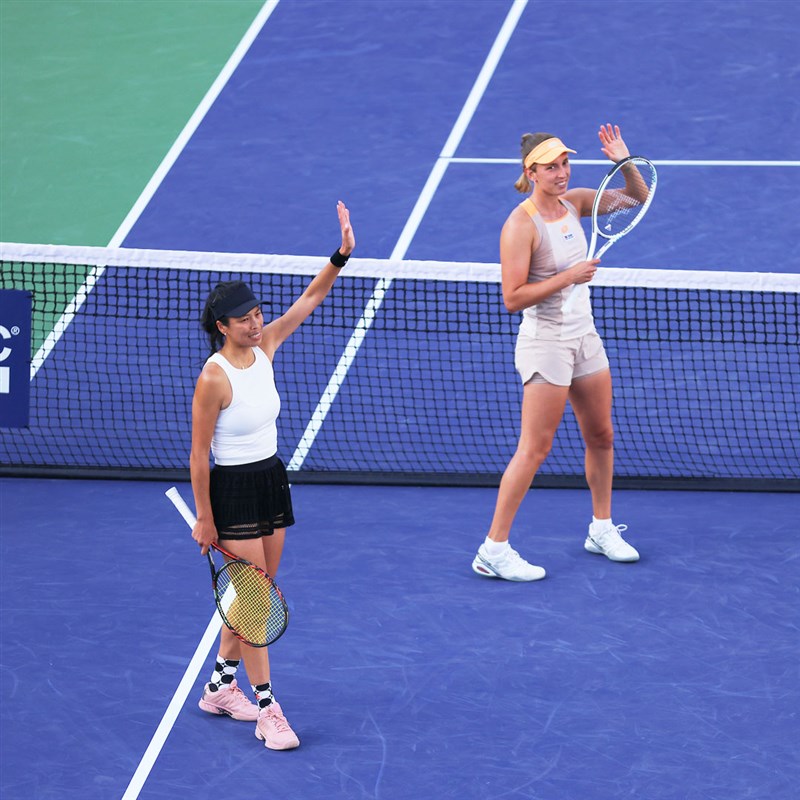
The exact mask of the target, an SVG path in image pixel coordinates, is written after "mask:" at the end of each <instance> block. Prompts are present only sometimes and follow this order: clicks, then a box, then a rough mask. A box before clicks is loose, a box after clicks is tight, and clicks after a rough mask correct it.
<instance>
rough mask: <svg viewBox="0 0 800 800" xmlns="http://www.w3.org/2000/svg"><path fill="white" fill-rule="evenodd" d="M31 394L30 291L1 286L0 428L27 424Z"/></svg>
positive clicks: (18, 426) (22, 426)
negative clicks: (2, 287)
mask: <svg viewBox="0 0 800 800" xmlns="http://www.w3.org/2000/svg"><path fill="white" fill-rule="evenodd" d="M30 397H31V293H30V292H26V291H22V290H19V289H0V428H27V427H28V422H29V418H30Z"/></svg>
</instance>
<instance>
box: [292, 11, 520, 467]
mask: <svg viewBox="0 0 800 800" xmlns="http://www.w3.org/2000/svg"><path fill="white" fill-rule="evenodd" d="M527 4H528V0H514V4H513V5H512V7H511V9H510V10H509V12H508V14H507V16H506V19H505V21H504V22H503V25H502V27H501V28H500V32H499V33H498V34H497V38H496V39H495V40H494V44H493V45H492V49H491V50H490V51H489V55H488V56H487V57H486V61H485V62H484V64H483V67H482V68H481V71H480V73H479V74H478V77H477V78H476V80H475V84H474V85H473V87H472V90H471V91H470V93H469V96H468V97H467V100H466V102H465V103H464V106H463V108H462V109H461V113H460V114H459V115H458V119H457V120H456V122H455V125H453V129H452V130H451V131H450V135H449V136H448V137H447V141H446V142H445V144H444V147H443V148H442V152H441V153H440V154H439V157H438V158H437V160H436V162H435V163H434V165H433V169H432V170H431V173H430V175H429V176H428V180H427V181H426V182H425V186H424V187H423V188H422V192H421V193H420V195H419V197H418V198H417V202H416V204H415V205H414V208H413V209H412V211H411V215H410V216H409V218H408V221H407V222H406V224H405V227H404V228H403V230H402V232H401V233H400V238H399V239H398V240H397V244H396V245H395V246H394V250H392V254H391V256H390V259H391V260H393V261H394V260H397V261H399V260H402V259H403V258H404V257H405V254H406V253H407V252H408V248H409V246H410V245H411V242H412V240H413V239H414V235H415V234H416V232H417V229H418V228H419V225H420V223H421V222H422V218H423V217H424V216H425V212H426V211H427V210H428V206H429V205H430V203H431V200H432V199H433V196H434V194H435V193H436V190H437V189H438V188H439V184H440V183H441V180H442V178H443V177H444V173H445V172H446V170H447V166H448V164H449V163H450V160H451V159H452V156H453V153H455V151H456V150H457V149H458V145H459V144H460V142H461V139H462V138H463V136H464V133H465V132H466V130H467V126H468V125H469V123H470V122H471V121H472V117H473V115H474V114H475V110H476V109H477V107H478V104H479V103H480V101H481V98H482V97H483V94H484V92H485V91H486V87H487V86H488V85H489V81H490V80H491V79H492V76H493V75H494V71H495V70H496V69H497V65H498V63H499V62H500V58H501V57H502V55H503V52H504V51H505V49H506V46H507V45H508V42H509V40H510V39H511V35H512V34H513V33H514V29H515V28H516V27H517V23H518V22H519V18H520V16H521V15H522V12H523V11H524V10H525V6H526V5H527ZM391 284H392V281H391V279H389V278H381V279H380V280H379V281H378V282H377V283H376V284H375V288H374V289H373V290H372V295H371V296H370V298H369V300H368V301H367V305H366V307H365V308H364V312H363V313H362V315H361V318H360V319H359V320H358V322H357V323H356V326H355V329H354V330H353V333H352V334H351V336H350V339H349V341H348V342H347V344H346V345H345V348H344V351H343V352H342V355H341V357H340V358H339V363H338V364H337V365H336V369H335V370H334V371H333V374H332V375H331V377H330V380H329V381H328V385H327V386H326V387H325V390H324V391H323V393H322V396H321V397H320V399H319V402H318V403H317V407H316V408H315V409H314V413H313V414H312V415H311V419H310V420H309V423H308V425H307V426H306V429H305V431H304V432H303V435H302V436H301V437H300V441H299V443H298V445H297V448H296V449H295V451H294V455H293V456H292V458H291V461H290V462H289V464H288V466H287V469H289V470H297V469H300V467H301V466H302V464H303V462H304V461H305V460H306V457H307V456H308V452H309V450H310V449H311V446H312V445H313V444H314V440H315V439H316V438H317V434H318V433H319V431H320V428H321V427H322V423H323V422H324V421H325V417H327V415H328V412H329V411H330V409H331V405H332V404H333V401H334V400H335V399H336V395H337V394H338V393H339V389H340V388H341V386H342V384H343V383H344V380H345V378H346V377H347V372H348V370H349V369H350V367H351V365H352V364H353V361H354V360H355V357H356V355H357V354H358V350H359V348H360V347H361V344H362V343H363V341H364V337H365V336H366V335H367V331H368V330H369V329H370V326H371V325H372V323H373V321H374V320H375V315H376V314H377V312H378V309H379V308H380V306H381V303H382V302H383V299H384V297H385V296H386V292H387V291H388V289H389V287H390V286H391Z"/></svg>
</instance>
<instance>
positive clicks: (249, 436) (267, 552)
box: [190, 202, 355, 750]
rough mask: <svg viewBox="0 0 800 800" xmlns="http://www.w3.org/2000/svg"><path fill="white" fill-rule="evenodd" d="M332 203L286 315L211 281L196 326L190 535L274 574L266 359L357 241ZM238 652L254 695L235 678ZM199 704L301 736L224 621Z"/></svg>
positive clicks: (277, 504) (282, 520)
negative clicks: (201, 340) (325, 255)
mask: <svg viewBox="0 0 800 800" xmlns="http://www.w3.org/2000/svg"><path fill="white" fill-rule="evenodd" d="M337 211H338V215H339V225H340V227H341V231H342V244H341V246H340V247H339V249H338V250H336V252H335V253H334V254H333V255H332V256H331V258H330V262H329V263H328V264H326V265H325V266H324V267H323V268H322V269H321V270H320V272H319V273H318V274H317V275H316V276H315V277H314V279H313V280H312V281H311V282H310V283H309V285H308V286H307V287H306V289H305V291H304V292H303V293H302V294H301V295H300V297H299V298H298V299H297V300H295V302H294V303H293V304H292V305H291V307H290V308H289V309H288V310H287V311H286V312H285V313H284V314H282V315H281V316H279V317H277V318H276V319H273V320H271V321H270V322H268V323H267V324H264V319H263V317H262V315H261V303H260V301H259V300H258V299H256V296H255V295H254V294H253V292H252V290H251V289H250V287H249V286H248V285H247V284H246V283H244V282H243V281H228V282H226V283H221V284H219V285H217V286H216V287H215V289H214V290H213V291H212V292H211V294H210V295H209V297H208V300H207V301H206V307H205V310H204V312H203V320H202V324H203V328H204V329H205V331H206V333H207V334H208V335H209V339H210V343H211V348H212V350H214V351H215V352H214V353H213V354H212V355H211V356H210V357H209V359H208V361H207V362H206V364H205V366H204V367H203V370H202V372H201V373H200V376H199V378H198V379H197V385H196V387H195V392H194V398H193V401H192V452H191V456H190V470H191V477H192V491H193V492H194V500H195V506H196V508H197V524H196V525H195V526H194V529H193V530H192V537H193V538H194V539H195V541H196V542H197V543H198V545H200V549H201V552H202V553H203V555H205V553H206V552H207V551H208V548H209V546H210V545H211V544H212V543H213V542H216V541H217V539H218V538H223V537H224V540H225V548H226V549H227V550H229V551H230V552H232V553H233V554H234V555H236V556H239V557H240V558H245V559H247V560H248V561H251V562H253V563H254V564H257V565H258V566H259V567H261V568H262V569H264V570H266V571H267V573H269V574H270V575H272V576H275V575H276V573H277V571H278V564H279V563H280V559H281V555H282V552H283V544H284V538H285V533H286V527H287V526H289V525H291V524H292V523H293V522H294V517H293V515H292V506H291V496H290V490H289V483H288V477H287V475H286V469H285V467H284V465H283V463H282V462H281V460H280V459H279V458H278V456H277V444H278V438H277V427H276V419H277V417H278V413H279V411H280V397H279V396H278V392H277V389H276V388H275V380H274V376H273V371H272V359H273V357H274V355H275V352H276V351H277V349H278V348H279V347H280V346H281V345H282V344H283V342H284V341H286V339H288V338H289V336H291V334H292V333H294V331H295V330H296V329H297V328H298V327H299V326H300V324H301V323H302V322H304V321H305V319H306V318H307V317H308V316H309V315H310V314H311V313H312V312H313V311H314V309H315V308H316V307H317V306H318V305H319V304H320V303H321V302H322V301H323V300H324V299H325V297H326V296H327V295H328V293H329V292H330V290H331V287H332V286H333V284H334V281H335V280H336V278H337V276H338V274H339V270H340V268H341V267H343V266H344V265H345V263H346V262H347V259H348V258H349V257H350V253H351V252H352V250H353V248H354V247H355V236H354V234H353V229H352V226H351V225H350V213H349V211H348V210H347V208H346V207H345V205H344V203H342V202H340V203H339V204H338V206H337ZM211 452H213V455H214V469H213V471H212V470H211V468H210V464H209V455H210V453H211ZM240 659H242V660H244V664H245V669H246V671H247V677H248V678H249V681H250V684H251V687H252V689H253V693H254V694H255V699H256V703H252V702H251V701H250V700H249V699H248V698H247V697H246V696H245V695H244V693H243V692H242V690H241V689H240V688H239V687H238V684H237V682H236V679H235V675H236V670H237V668H238V666H239V661H240ZM199 706H200V708H202V709H203V710H204V711H207V712H208V713H210V714H224V715H227V716H229V717H233V719H238V720H245V721H250V722H255V723H256V728H255V735H256V737H257V738H258V739H260V740H261V741H263V742H264V745H265V746H266V747H269V748H270V749H272V750H289V749H292V748H295V747H297V746H298V745H299V744H300V740H299V738H298V737H297V735H296V734H295V732H294V731H293V730H292V728H291V726H290V725H289V723H288V721H287V720H286V717H285V716H284V714H283V710H282V708H281V706H280V705H279V704H278V702H277V701H276V700H275V697H274V695H273V693H272V682H271V675H270V663H269V657H268V654H267V648H266V647H250V646H248V645H245V644H244V643H240V642H239V640H238V639H237V638H236V637H235V636H234V635H233V633H232V632H231V631H230V630H228V628H226V627H225V626H223V627H222V631H221V634H220V644H219V651H218V656H217V660H216V666H215V669H214V672H213V674H212V676H211V680H210V681H209V682H208V683H207V684H206V685H205V687H204V691H203V696H202V698H201V699H200V701H199Z"/></svg>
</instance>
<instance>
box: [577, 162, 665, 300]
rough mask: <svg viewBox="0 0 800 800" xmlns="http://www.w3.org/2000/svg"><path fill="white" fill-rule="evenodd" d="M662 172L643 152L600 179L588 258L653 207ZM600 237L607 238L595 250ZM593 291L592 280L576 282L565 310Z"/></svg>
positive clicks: (606, 246) (640, 219)
mask: <svg viewBox="0 0 800 800" xmlns="http://www.w3.org/2000/svg"><path fill="white" fill-rule="evenodd" d="M657 183H658V174H657V172H656V168H655V165H654V164H653V163H652V162H651V161H648V160H647V159H646V158H642V156H628V158H623V159H622V160H621V161H618V162H617V163H616V164H614V166H613V167H612V168H611V169H610V170H609V172H608V174H607V175H606V176H605V178H603V180H602V181H601V182H600V186H599V187H598V188H597V194H595V196H594V202H593V203H592V239H591V243H590V244H589V252H588V254H587V256H586V261H590V260H591V259H593V258H600V256H602V255H603V253H605V252H606V250H608V248H609V247H611V245H612V244H614V242H616V241H619V240H620V239H621V238H622V237H623V236H626V235H627V234H629V233H630V232H631V231H632V230H633V229H634V228H635V227H636V226H637V225H638V224H639V223H640V222H641V221H642V218H643V217H644V215H645V214H646V213H647V209H648V208H650V203H652V201H653V195H655V193H656V185H657ZM598 239H600V240H603V239H604V240H605V241H604V242H603V243H602V245H601V247H600V249H599V250H598V251H597V253H595V248H596V247H597V242H598ZM578 290H582V291H585V292H588V291H589V284H588V283H580V284H574V285H573V287H572V289H571V290H570V292H569V294H568V295H567V299H566V300H565V301H564V305H563V306H562V311H564V312H567V311H569V310H570V309H571V308H572V306H573V304H574V303H575V301H576V300H577V299H578V297H579V291H578Z"/></svg>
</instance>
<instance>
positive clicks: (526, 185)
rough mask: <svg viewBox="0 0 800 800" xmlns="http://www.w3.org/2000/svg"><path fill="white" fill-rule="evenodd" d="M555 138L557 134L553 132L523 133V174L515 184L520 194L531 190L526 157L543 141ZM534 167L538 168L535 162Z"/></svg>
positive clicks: (521, 146) (521, 147)
mask: <svg viewBox="0 0 800 800" xmlns="http://www.w3.org/2000/svg"><path fill="white" fill-rule="evenodd" d="M554 138H555V136H554V135H553V134H552V133H523V134H522V140H521V142H520V149H521V150H522V175H520V176H519V178H518V179H517V182H516V183H515V184H514V188H515V189H516V190H517V191H518V192H519V193H520V194H528V193H529V192H530V191H531V182H530V181H529V180H528V176H527V175H526V174H525V159H526V158H527V157H528V153H530V152H531V151H532V150H533V149H534V148H535V147H537V146H538V145H540V144H541V143H542V142H545V141H547V140H548V139H554ZM533 169H536V165H535V164H534V166H533Z"/></svg>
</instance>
